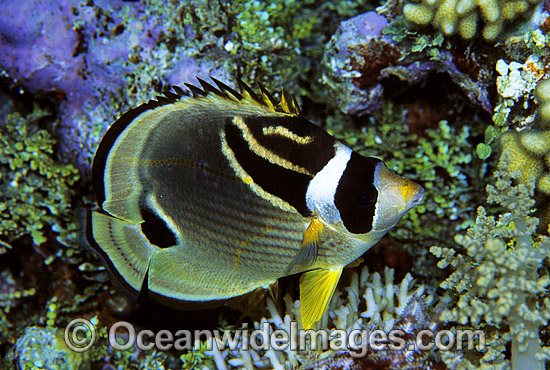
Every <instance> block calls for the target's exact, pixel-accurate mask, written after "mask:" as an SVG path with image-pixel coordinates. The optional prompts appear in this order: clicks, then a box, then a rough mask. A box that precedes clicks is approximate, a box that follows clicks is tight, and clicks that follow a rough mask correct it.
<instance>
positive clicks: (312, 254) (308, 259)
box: [286, 219, 325, 275]
mask: <svg viewBox="0 0 550 370" xmlns="http://www.w3.org/2000/svg"><path fill="white" fill-rule="evenodd" d="M324 228H325V227H324V226H323V223H322V222H321V221H319V220H316V219H313V220H312V221H311V222H310V224H309V226H308V227H307V229H306V231H305V232H304V239H303V241H302V246H301V247H300V250H299V251H298V254H297V255H296V257H294V259H293V260H292V262H290V264H289V265H288V267H287V269H286V275H290V274H292V273H295V272H299V271H304V270H307V269H308V268H309V267H311V266H313V265H314V264H315V262H316V261H317V251H318V250H319V236H320V234H321V231H323V229H324Z"/></svg>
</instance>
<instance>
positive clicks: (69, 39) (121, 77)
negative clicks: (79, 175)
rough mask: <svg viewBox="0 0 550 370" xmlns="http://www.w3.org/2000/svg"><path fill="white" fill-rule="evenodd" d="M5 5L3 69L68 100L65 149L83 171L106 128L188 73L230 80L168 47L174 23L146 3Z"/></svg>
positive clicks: (63, 109) (63, 113) (0, 27)
mask: <svg viewBox="0 0 550 370" xmlns="http://www.w3.org/2000/svg"><path fill="white" fill-rule="evenodd" d="M2 9H3V12H2V14H0V69H3V70H4V71H5V72H6V73H7V74H8V75H9V76H10V77H11V78H13V79H14V80H16V81H17V82H18V83H19V84H20V85H21V86H22V87H23V88H25V89H27V90H28V91H30V92H31V93H34V94H43V93H48V92H55V93H56V94H57V96H59V95H61V96H63V97H64V100H63V101H62V103H61V105H60V107H59V124H58V132H57V134H58V136H59V137H60V138H61V139H60V141H59V142H60V149H61V152H62V154H63V155H64V156H65V157H66V158H67V159H68V160H70V161H71V162H73V163H75V164H76V165H77V166H78V167H79V168H80V169H81V170H83V171H84V173H85V175H86V174H89V170H90V162H91V158H92V156H93V152H94V149H95V147H96V145H97V143H98V141H99V139H100V137H101V133H102V132H103V131H105V129H106V128H107V127H108V126H109V125H110V124H111V123H112V122H113V121H114V120H115V119H116V118H117V117H118V116H120V115H121V114H122V113H124V111H126V110H127V109H129V108H132V107H135V106H137V105H139V104H141V103H144V102H146V101H147V100H148V99H150V98H153V97H155V96H156V95H158V94H159V93H160V91H161V90H162V89H165V88H167V87H168V86H169V84H177V85H180V84H181V83H182V82H184V81H193V79H191V80H189V79H187V77H190V76H192V77H194V76H195V75H199V76H206V75H209V74H211V75H213V76H215V77H220V78H222V79H225V78H226V76H225V75H224V73H223V72H222V71H219V70H216V66H214V65H213V64H212V63H210V64H209V63H204V64H203V63H198V62H197V60H194V59H193V57H194V55H195V53H194V52H193V51H188V50H181V49H179V50H176V52H175V53H172V52H170V51H168V50H167V48H166V45H163V43H162V42H161V41H162V37H163V35H165V34H168V33H169V30H168V29H166V27H168V26H167V25H166V24H161V23H160V22H159V18H158V17H154V16H151V14H150V9H149V8H147V7H146V6H145V5H144V3H143V2H125V1H122V0H114V1H104V0H97V1H95V2H93V3H91V4H82V3H81V2H79V1H76V0H61V1H59V0H43V1H42V0H29V1H24V2H21V1H15V0H8V1H4V2H3V3H2ZM178 60H179V61H181V62H177V61H178ZM182 78H186V80H182Z"/></svg>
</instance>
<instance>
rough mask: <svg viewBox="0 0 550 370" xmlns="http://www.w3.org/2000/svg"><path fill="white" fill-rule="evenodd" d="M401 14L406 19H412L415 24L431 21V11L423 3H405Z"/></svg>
mask: <svg viewBox="0 0 550 370" xmlns="http://www.w3.org/2000/svg"><path fill="white" fill-rule="evenodd" d="M403 14H404V15H405V18H406V19H408V20H413V19H414V22H415V23H416V24H420V25H425V24H428V23H430V22H431V20H432V18H433V15H434V13H433V11H432V10H431V9H430V8H429V7H427V6H425V5H422V4H421V5H417V4H405V6H404V7H403Z"/></svg>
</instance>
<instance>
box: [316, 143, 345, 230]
mask: <svg viewBox="0 0 550 370" xmlns="http://www.w3.org/2000/svg"><path fill="white" fill-rule="evenodd" d="M334 148H335V154H334V157H333V158H332V159H331V160H330V161H328V163H327V164H326V165H325V167H323V169H322V170H321V171H319V172H317V174H316V175H315V177H314V178H313V179H311V181H310V182H309V186H308V188H307V192H306V205H307V207H308V208H309V210H310V211H311V212H313V213H315V214H318V215H319V216H320V217H321V218H323V219H324V220H325V221H326V222H328V223H331V224H332V223H336V222H338V221H341V218H340V212H339V211H338V209H337V208H336V206H335V205H334V195H335V194H336V188H337V187H338V183H339V181H340V178H341V177H342V174H343V173H344V171H345V170H346V167H347V165H348V162H349V160H350V158H351V153H352V150H351V149H350V148H348V147H347V146H344V145H342V144H340V143H336V144H335V145H334Z"/></svg>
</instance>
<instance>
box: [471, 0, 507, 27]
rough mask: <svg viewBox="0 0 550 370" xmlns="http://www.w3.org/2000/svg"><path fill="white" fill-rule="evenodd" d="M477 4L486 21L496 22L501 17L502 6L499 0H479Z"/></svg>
mask: <svg viewBox="0 0 550 370" xmlns="http://www.w3.org/2000/svg"><path fill="white" fill-rule="evenodd" d="M472 1H473V0H472ZM477 5H478V6H479V8H480V10H481V14H482V15H483V18H485V20H486V21H488V22H496V20H497V19H498V18H499V16H500V7H499V4H498V1H497V0H478V1H477Z"/></svg>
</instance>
